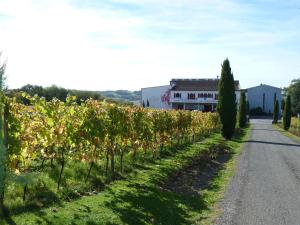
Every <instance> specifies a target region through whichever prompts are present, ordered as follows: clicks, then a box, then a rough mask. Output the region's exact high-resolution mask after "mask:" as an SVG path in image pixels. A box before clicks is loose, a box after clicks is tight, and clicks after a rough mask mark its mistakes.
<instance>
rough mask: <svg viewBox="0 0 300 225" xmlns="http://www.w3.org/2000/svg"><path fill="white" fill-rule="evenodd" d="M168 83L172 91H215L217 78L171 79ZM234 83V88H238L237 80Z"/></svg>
mask: <svg viewBox="0 0 300 225" xmlns="http://www.w3.org/2000/svg"><path fill="white" fill-rule="evenodd" d="M170 83H171V86H172V89H171V90H174V91H217V90H218V83H219V79H172V80H171V82H170ZM234 83H235V89H236V90H240V83H239V81H238V80H236V81H234Z"/></svg>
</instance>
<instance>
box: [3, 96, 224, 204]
mask: <svg viewBox="0 0 300 225" xmlns="http://www.w3.org/2000/svg"><path fill="white" fill-rule="evenodd" d="M24 97H26V98H27V99H28V100H29V102H30V104H29V105H24V104H20V103H17V102H16V101H15V100H14V99H5V107H4V117H5V119H4V121H6V123H7V125H5V123H4V128H5V127H6V128H5V129H4V135H6V139H7V141H6V142H7V143H6V145H7V169H8V172H9V173H8V176H7V179H6V181H7V188H6V192H7V194H6V198H12V199H13V198H16V197H17V196H19V198H21V199H22V200H23V202H26V201H28V202H32V201H33V200H34V199H31V198H33V197H34V198H39V195H42V192H45V193H48V195H49V193H52V192H55V193H63V194H65V193H67V196H68V197H69V196H70V195H74V192H75V191H78V189H80V188H82V189H83V190H92V189H95V187H96V186H97V185H96V184H98V186H99V183H103V182H105V181H108V180H109V181H112V180H115V179H119V178H121V177H125V176H126V174H129V172H130V168H131V167H133V166H134V165H138V164H144V163H148V162H151V163H155V160H156V159H157V158H160V157H163V156H164V155H166V154H171V153H170V152H172V151H176V149H178V148H179V147H180V146H182V145H184V144H187V143H191V142H193V141H197V140H200V139H202V138H203V137H206V136H207V135H209V134H211V133H212V132H214V131H215V130H216V129H219V119H218V116H217V115H216V114H214V113H201V112H190V111H175V110H168V111H166V110H153V109H145V108H141V107H126V106H119V105H117V104H109V103H106V102H99V101H95V100H87V101H84V102H82V103H81V104H78V103H76V99H75V97H72V96H69V97H68V98H67V100H66V102H61V101H59V100H57V99H54V100H52V101H50V102H47V101H46V100H45V99H43V98H39V97H30V96H29V95H25V94H24ZM4 139H5V138H4ZM4 142H5V140H4ZM27 193H31V198H30V199H28V200H27ZM44 196H45V195H44ZM46 196H47V195H46ZM64 196H65V195H64ZM35 200H36V199H35ZM45 201H47V200H45Z"/></svg>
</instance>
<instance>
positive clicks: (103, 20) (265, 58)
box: [0, 0, 300, 90]
mask: <svg viewBox="0 0 300 225" xmlns="http://www.w3.org/2000/svg"><path fill="white" fill-rule="evenodd" d="M121 3H123V4H125V3H126V4H134V5H135V6H137V8H138V9H139V10H135V9H132V8H130V7H128V8H126V5H122V4H121ZM107 4H111V7H84V8H83V7H80V6H78V5H77V6H76V5H75V4H72V3H70V2H68V1H60V0H52V1H50V0H48V1H47V0H46V1H34V0H0V32H1V35H0V49H2V50H3V51H4V53H5V56H6V57H7V58H8V69H7V73H8V84H9V86H10V87H12V88H15V87H20V86H22V85H25V84H27V83H32V84H39V85H44V86H47V85H51V84H57V85H60V86H63V87H66V88H77V89H90V90H104V89H139V88H141V87H143V86H154V85H162V84H165V83H167V82H168V81H169V80H170V79H171V78H173V77H197V76H198V77H203V76H204V77H215V76H216V75H217V74H219V71H220V64H221V62H222V60H223V59H224V58H225V57H229V59H230V60H231V62H232V67H233V70H234V73H235V75H236V78H237V79H240V80H241V83H242V86H243V87H245V86H249V85H252V84H253V85H255V84H257V83H260V81H259V80H260V79H261V80H263V79H262V78H261V77H262V74H263V75H264V76H265V78H264V79H265V81H263V82H266V83H270V84H274V85H281V84H285V85H286V84H288V82H289V80H288V79H287V78H286V77H285V78H282V77H281V74H282V73H289V74H292V73H293V71H294V70H295V68H297V69H299V63H298V62H299V59H300V57H299V53H298V52H297V51H295V49H293V47H290V48H285V47H284V46H285V44H286V43H293V42H294V39H295V38H297V37H299V36H300V35H299V31H298V30H297V29H296V28H295V25H296V24H297V22H299V16H297V15H294V16H293V17H291V18H289V19H286V20H279V21H278V20H276V18H275V19H274V18H272V20H271V19H270V20H268V18H265V17H264V14H263V13H261V12H260V11H259V9H256V8H255V7H256V6H254V5H252V4H251V5H250V4H245V3H243V4H242V3H237V2H236V1H233V0H224V1H217V0H210V1H207V0H201V1H198V0H189V1H184V2H183V1H173V0H172V1H170V0H165V1H159V0H151V1H150V0H144V1H141V0H118V1H117V0H114V1H111V2H110V3H109V2H107ZM114 4H115V5H114ZM118 4H121V5H118ZM16 6H18V7H16ZM118 7H119V8H118ZM257 10H258V11H259V12H258V11H257ZM256 14H259V15H260V16H262V18H263V19H262V20H261V21H262V22H263V23H260V21H259V20H257V19H255V18H254V16H256ZM1 15H3V16H4V17H5V19H1V18H2V17H3V16H2V17H1ZM282 28H284V29H285V32H282ZM291 45H292V44H291ZM292 46H293V45H292ZM279 55H284V57H285V58H284V59H281V58H280V57H279ZM279 62H282V63H283V64H279ZM293 76H294V74H293ZM274 77H276V78H278V80H279V81H278V82H277V83H276V82H274V81H273V78H274ZM292 78H295V77H291V78H290V79H292ZM243 81H244V82H243ZM283 81H284V82H283Z"/></svg>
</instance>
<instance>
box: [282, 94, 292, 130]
mask: <svg viewBox="0 0 300 225" xmlns="http://www.w3.org/2000/svg"><path fill="white" fill-rule="evenodd" d="M291 118H292V105H291V97H290V95H288V96H287V97H286V101H285V106H284V110H283V118H282V123H283V128H284V129H285V130H288V129H290V126H291Z"/></svg>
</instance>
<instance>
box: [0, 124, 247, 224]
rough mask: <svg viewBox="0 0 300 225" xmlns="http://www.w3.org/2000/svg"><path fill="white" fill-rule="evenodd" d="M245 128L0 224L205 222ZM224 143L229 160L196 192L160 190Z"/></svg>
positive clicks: (223, 185)
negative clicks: (92, 192) (96, 191)
mask: <svg viewBox="0 0 300 225" xmlns="http://www.w3.org/2000/svg"><path fill="white" fill-rule="evenodd" d="M248 131H249V129H245V130H243V131H240V132H238V133H237V134H236V135H235V137H234V138H233V139H232V140H231V141H226V142H225V141H224V140H223V138H222V137H221V136H220V134H214V135H212V136H211V137H209V138H207V139H205V140H204V141H203V142H199V143H196V144H193V145H191V146H188V147H186V149H184V150H183V151H178V152H177V153H175V154H173V155H172V156H169V157H168V158H163V159H160V160H158V161H156V162H155V164H147V165H141V166H140V168H139V169H137V168H136V169H134V170H133V171H132V172H131V173H130V175H129V176H127V177H126V179H125V180H119V181H115V182H114V183H112V184H111V185H109V186H108V187H106V188H105V189H104V191H102V192H101V193H99V194H98V195H95V196H88V197H82V198H80V199H77V200H72V201H70V202H67V201H59V202H57V204H54V205H51V206H49V207H48V208H43V209H40V210H36V209H32V210H30V211H19V212H15V213H13V214H10V215H9V216H8V217H7V218H5V219H3V220H2V222H0V224H64V225H67V224H89V225H91V224H172V225H176V224H210V223H211V221H212V220H213V219H214V218H215V217H216V215H218V208H217V206H216V202H217V201H219V200H220V199H221V198H222V196H223V193H224V191H225V188H226V185H227V184H228V182H229V180H230V178H231V176H232V175H233V173H234V169H235V165H236V157H237V155H238V153H239V152H240V151H241V146H242V143H243V141H244V140H245V139H246V138H247V135H246V134H247V133H248ZM224 144H225V145H226V146H227V147H229V148H230V149H231V153H232V154H230V157H229V160H228V161H227V162H226V164H225V165H224V167H223V169H222V170H220V171H219V173H218V175H217V176H215V177H214V178H213V180H212V181H211V182H210V183H209V185H208V187H207V188H206V189H205V190H203V191H201V193H199V194H198V195H197V196H190V195H183V194H176V193H173V192H171V191H166V190H164V189H163V188H161V187H162V186H163V183H164V182H166V180H168V178H169V177H170V176H172V175H174V174H175V173H176V172H177V171H178V170H181V169H182V168H184V167H185V166H187V165H189V164H190V163H191V162H192V161H193V160H194V159H195V158H196V157H199V156H201V155H205V154H207V152H208V149H210V148H211V146H214V145H224ZM0 221H1V220H0Z"/></svg>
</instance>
